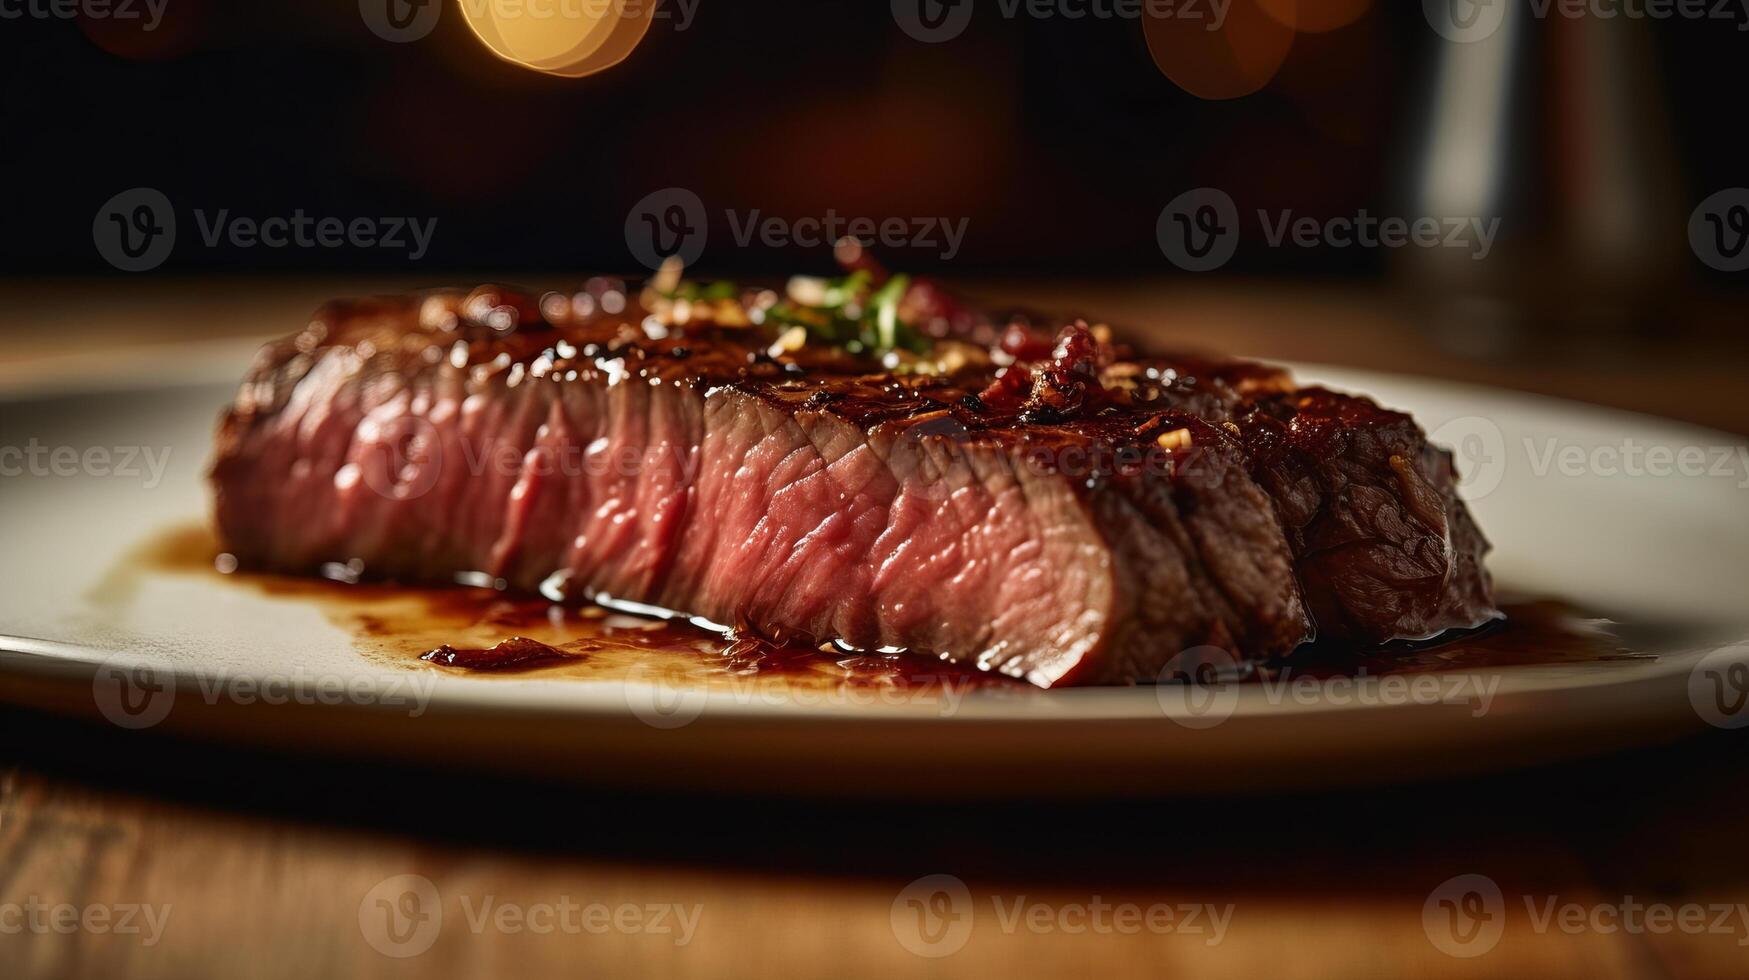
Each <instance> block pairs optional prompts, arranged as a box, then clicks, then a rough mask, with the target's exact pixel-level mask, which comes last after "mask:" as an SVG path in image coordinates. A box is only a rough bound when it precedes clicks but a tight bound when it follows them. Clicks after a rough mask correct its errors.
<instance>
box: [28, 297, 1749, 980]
mask: <svg viewBox="0 0 1749 980" xmlns="http://www.w3.org/2000/svg"><path fill="white" fill-rule="evenodd" d="M346 285H349V284H335V283H303V284H298V285H294V286H273V285H259V284H253V285H247V286H237V285H233V286H227V287H225V288H220V289H210V290H205V291H203V292H202V293H201V295H202V296H203V299H202V301H201V305H200V306H198V307H194V306H191V305H190V301H189V300H187V299H186V298H180V297H181V296H185V295H187V293H186V290H184V291H183V293H182V294H180V295H179V294H178V292H177V291H176V290H174V289H168V288H164V287H150V288H142V287H138V286H131V287H111V286H108V285H101V286H93V287H92V288H91V289H88V290H72V291H70V292H73V293H76V294H78V297H77V299H76V301H74V302H72V303H71V304H69V303H68V302H66V301H61V302H54V303H50V302H48V301H47V300H45V299H43V298H42V296H40V295H38V293H37V292H36V291H34V290H29V289H25V288H23V287H19V286H16V285H14V286H7V287H5V288H4V289H0V300H4V301H6V302H7V308H8V309H9V310H10V311H12V313H13V316H12V317H11V318H10V322H9V323H8V324H7V325H6V326H5V327H3V328H0V331H4V332H0V345H3V347H4V353H0V383H4V382H5V381H6V380H7V379H8V377H10V378H11V379H13V380H16V379H18V378H21V377H22V378H31V379H37V380H39V381H40V380H42V379H50V380H51V381H52V379H55V378H58V377H61V376H63V375H66V374H67V373H69V372H77V371H79V370H82V367H81V366H82V365H87V364H89V363H90V362H89V358H88V354H87V353H86V352H87V351H88V350H90V349H94V348H101V347H103V346H105V345H114V344H128V345H133V344H142V345H148V346H149V345H158V346H160V347H162V348H163V349H164V350H165V351H166V352H167V353H171V354H172V356H174V352H175V351H177V350H179V349H180V350H184V351H188V350H192V349H193V348H192V346H191V343H192V341H193V340H194V339H199V338H213V337H225V336H246V335H252V334H258V333H261V332H271V331H274V330H282V329H288V328H289V327H290V326H292V325H294V324H295V323H296V322H297V318H301V316H302V315H303V313H304V312H306V311H307V310H308V308H309V307H310V306H311V305H313V298H314V297H315V296H319V295H323V294H325V293H327V292H334V291H347V289H346V288H345V286H346ZM1055 288H1056V290H1057V291H1055V292H1053V291H1050V290H1042V291H1040V293H1039V295H1040V296H1041V297H1043V300H1044V301H1048V300H1049V299H1050V298H1051V297H1054V296H1061V295H1071V294H1074V289H1073V288H1071V287H1055ZM66 292H68V291H62V292H61V295H62V296H63V297H64V296H65V295H66ZM1099 292H1100V295H1101V298H1102V301H1103V305H1102V306H1101V309H1105V310H1110V312H1111V316H1112V318H1113V319H1117V320H1126V319H1127V320H1128V321H1131V322H1138V323H1146V324H1149V326H1150V328H1151V329H1155V330H1157V331H1158V332H1159V333H1161V334H1162V335H1168V336H1174V337H1179V338H1188V339H1193V340H1198V341H1200V342H1201V343H1202V344H1203V345H1204V346H1212V347H1224V348H1230V349H1238V350H1246V351H1249V352H1253V353H1258V354H1264V355H1273V356H1280V357H1292V358H1299V359H1306V360H1324V361H1332V362H1342V363H1353V364H1360V365H1363V366H1368V367H1384V368H1396V369H1405V368H1408V369H1419V370H1420V371H1421V373H1442V374H1448V375H1452V376H1457V377H1465V378H1487V379H1492V380H1494V381H1496V382H1497V383H1501V384H1507V385H1511V386H1514V387H1524V388H1530V389H1540V390H1548V391H1554V392H1558V393H1564V394H1582V393H1591V394H1593V395H1595V396H1596V398H1597V400H1601V401H1608V402H1612V403H1614V404H1618V405H1623V406H1625V407H1634V408H1641V409H1656V408H1662V409H1664V410H1665V411H1666V412H1667V413H1668V414H1675V415H1682V416H1686V417H1689V418H1693V419H1696V420H1698V421H1704V422H1708V423H1710V424H1713V425H1717V426H1720V427H1724V428H1730V429H1734V430H1737V431H1749V398H1744V397H1742V396H1743V395H1744V394H1745V393H1746V392H1745V385H1744V381H1743V379H1742V378H1741V374H1742V372H1741V369H1740V367H1737V366H1736V364H1734V363H1733V362H1732V361H1730V360H1727V359H1725V358H1724V357H1723V356H1721V355H1719V354H1718V353H1717V351H1716V349H1715V348H1713V347H1712V346H1710V345H1712V344H1714V341H1713V340H1711V339H1709V338H1707V337H1704V336H1703V337H1700V338H1698V339H1697V338H1684V337H1674V338H1660V339H1658V340H1657V341H1656V342H1653V341H1646V342H1644V343H1645V345H1646V346H1647V347H1648V348H1650V347H1653V346H1656V347H1657V349H1658V354H1657V360H1656V362H1655V363H1656V365H1657V368H1656V370H1652V369H1648V367H1647V364H1648V363H1650V362H1648V360H1647V358H1648V357H1651V356H1652V355H1650V354H1647V353H1646V352H1644V351H1642V352H1640V353H1635V352H1634V350H1633V348H1632V346H1631V345H1628V348H1629V349H1628V350H1627V351H1626V352H1625V353H1624V352H1623V351H1622V350H1621V349H1620V347H1619V345H1618V347H1617V349H1615V350H1614V352H1613V353H1605V354H1599V355H1597V356H1595V357H1589V358H1574V359H1572V360H1570V361H1563V362H1561V363H1562V365H1563V366H1561V367H1558V368H1555V367H1542V368H1538V367H1535V366H1533V365H1530V364H1526V363H1517V362H1514V363H1507V364H1487V363H1481V362H1465V361H1459V360H1456V359H1453V358H1450V357H1448V356H1444V355H1441V354H1439V353H1438V352H1437V350H1436V349H1435V348H1434V347H1433V346H1432V345H1431V343H1430V342H1429V341H1428V340H1427V339H1426V338H1424V337H1421V336H1419V335H1416V334H1414V333H1413V332H1412V331H1408V330H1406V329H1404V327H1403V325H1402V322H1401V319H1400V317H1399V316H1398V315H1397V314H1394V313H1392V311H1391V308H1390V306H1389V304H1384V303H1381V302H1379V301H1377V299H1376V298H1374V297H1369V296H1367V295H1365V294H1347V293H1342V292H1331V291H1327V290H1310V289H1303V290H1301V291H1298V292H1296V291H1294V290H1293V289H1291V288H1282V289H1277V290H1271V291H1268V292H1267V293H1266V294H1263V293H1259V292H1258V291H1253V290H1239V291H1231V292H1222V291H1218V290H1207V291H1203V292H1190V293H1185V292H1178V293H1174V294H1172V295H1171V296H1170V302H1163V301H1162V299H1161V294H1160V293H1159V291H1158V290H1157V289H1154V288H1152V287H1146V286H1135V287H1111V286H1106V287H1100V289H1099ZM123 299H125V300H126V302H125V303H124V302H122V300H123ZM1162 308H1169V309H1171V310H1172V316H1171V317H1170V318H1167V319H1165V320H1162V319H1161V318H1160V317H1159V315H1158V312H1157V311H1158V310H1159V309H1162ZM1151 318H1152V319H1151ZM1283 323H1292V324H1295V325H1296V326H1295V327H1294V328H1293V329H1288V328H1285V327H1283V326H1281V324H1283ZM1308 324H1310V325H1312V326H1310V327H1308V326H1307V325H1308ZM1709 350H1711V351H1713V353H1711V354H1709ZM189 356H192V355H189ZM1633 379H1637V383H1630V381H1632V380H1633ZM1714 382H1716V385H1715V386H1714V387H1711V388H1708V389H1707V391H1708V392H1709V393H1708V394H1707V396H1706V397H1704V398H1701V399H1698V400H1697V399H1694V398H1682V397H1680V396H1681V394H1682V392H1683V390H1684V388H1685V386H1686V387H1687V390H1688V391H1690V392H1693V391H1695V390H1698V389H1697V388H1696V387H1694V386H1697V385H1701V384H1711V383H1714ZM45 383H46V382H45ZM1660 399H1662V400H1660ZM1379 737H1380V738H1381V739H1388V738H1389V737H1390V733H1389V732H1388V731H1381V732H1380V733H1379ZM1745 738H1746V736H1745V735H1743V734H1741V733H1737V732H1725V731H1709V732H1707V733H1705V734H1703V735H1698V736H1695V737H1691V738H1688V739H1685V740H1683V741H1679V742H1676V743H1674V744H1669V745H1658V746H1650V747H1645V748H1642V749H1636V750H1633V751H1630V752H1625V753H1616V754H1613V755H1609V756H1605V757H1600V758H1594V759H1589V760H1582V761H1578V762H1572V763H1566V764H1562V765H1557V766H1548V767H1542V768H1538V769H1534V770H1523V771H1508V772H1506V773H1504V774H1500V775H1495V776H1490V777H1486V778H1471V779H1464V780H1458V781H1453V780H1445V781H1439V780H1433V781H1429V782H1427V783H1424V784H1420V785H1413V786H1385V787H1377V788H1370V789H1359V790H1354V789H1351V790H1345V791H1341V792H1325V793H1313V794H1297V795H1292V796H1272V795H1249V796H1238V797H1231V798H1223V799H1158V800H1131V801H1107V802H1098V803H1079V804H1065V803H1048V802H1041V801H1038V800H1024V799H1022V800H1008V801H1000V802H990V803H980V804H954V805H920V804H907V803H884V802H868V801H859V802H851V801H800V800H776V799H735V798H721V797H717V798H701V797H696V796H688V795H685V794H684V793H679V792H677V794H676V795H673V796H660V797H658V796H651V795H648V794H645V793H631V792H614V791H608V790H588V789H583V788H577V787H567V786H563V785H551V784H546V783H541V782H538V781H531V780H527V779H511V778H495V777H492V776H489V775H482V774H477V773H468V772H462V771H456V770H454V769H449V768H446V767H445V766H444V759H443V747H442V746H441V745H433V746H431V747H430V748H431V754H430V763H429V765H428V766H425V767H422V768H418V769H410V768H383V767H381V766H380V765H373V764H367V763H361V762H357V761H352V760H347V759H335V758H314V757H302V756H286V755H278V754H269V753H264V752H256V751H247V750H242V749H236V748H230V747H226V746H222V745H217V744H209V743H203V742H194V741H180V740H177V739H175V738H174V737H172V736H169V735H164V734H158V733H155V732H147V733H137V732H125V731H122V730H119V729H114V728H108V727H102V726H95V725H90V724H86V723H82V722H75V721H68V720H63V719H59V718H54V717H50V716H48V715H44V714H38V713H35V712H32V711H27V710H0V977H7V978H11V977H18V978H37V977H41V978H63V977H95V978H110V977H124V976H126V977H163V978H176V980H188V978H205V977H212V978H220V977H223V978H227V980H229V978H234V977H238V976H262V977H280V976H285V977H293V976H299V977H302V976H324V977H339V976H372V977H403V976H454V977H498V976H502V977H524V976H544V975H549V974H550V975H562V976H568V977H615V978H617V977H693V976H731V977H759V978H770V977H787V976H832V977H864V976H866V977H891V976H898V975H911V974H917V975H929V976H944V977H945V976H956V977H958V976H998V977H1031V976H1050V977H1056V976H1067V975H1077V976H1129V975H1140V976H1149V977H1178V976H1211V977H1233V978H1247V980H1249V978H1254V977H1262V976H1268V977H1341V978H1359V977H1403V976H1429V977H1448V976H1451V977H1456V976H1496V977H1538V978H1553V977H1588V978H1592V977H1602V978H1613V977H1741V976H1745V975H1749V848H1746V847H1745V846H1744V844H1743V838H1744V834H1743V831H1744V829H1745V823H1746V819H1749V818H1746V817H1745V814H1749V765H1746V764H1745V763H1744V762H1743V761H1742V760H1743V759H1744V758H1745V756H1744V753H1745V750H1746V749H1749V741H1746V740H1745ZM577 751H579V752H587V751H588V746H578V747H577ZM1440 766H1441V760H1437V759H1435V760H1429V772H1430V773H1432V772H1437V771H1438V770H1439V768H1440ZM942 876H947V877H942ZM1458 876H1482V879H1478V878H1473V877H1471V878H1461V879H1459V881H1458V882H1457V883H1456V884H1449V883H1450V882H1451V881H1452V879H1454V878H1457V877H1458ZM1483 879H1485V881H1486V887H1481V886H1476V883H1477V882H1479V881H1482V880H1483ZM1473 886H1475V887H1480V890H1478V891H1474V893H1473V894H1471V895H1466V894H1464V893H1466V892H1471V891H1472V890H1473ZM1490 888H1493V889H1498V892H1497V894H1495V893H1492V892H1490V891H1489V889H1490ZM1624 906H1625V908H1624ZM1648 910H1649V911H1648ZM1495 937H1497V938H1495ZM1452 952H1456V953H1459V954H1478V955H1468V956H1465V955H1452Z"/></svg>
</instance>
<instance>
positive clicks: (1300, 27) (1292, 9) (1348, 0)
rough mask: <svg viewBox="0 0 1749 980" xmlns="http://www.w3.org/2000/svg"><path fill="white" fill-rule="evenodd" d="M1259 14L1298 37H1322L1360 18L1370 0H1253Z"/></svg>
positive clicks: (1367, 7)
mask: <svg viewBox="0 0 1749 980" xmlns="http://www.w3.org/2000/svg"><path fill="white" fill-rule="evenodd" d="M1257 2H1258V6H1260V7H1262V8H1263V12H1264V13H1266V14H1268V15H1269V16H1270V17H1272V18H1274V19H1275V20H1276V22H1277V23H1279V24H1281V25H1283V26H1285V27H1291V28H1293V29H1294V30H1296V31H1299V32H1300V33H1301V34H1322V33H1324V32H1325V31H1333V30H1336V29H1337V28H1339V27H1347V26H1348V25H1349V24H1352V23H1354V22H1355V21H1357V20H1359V19H1360V18H1361V15H1362V14H1365V13H1366V12H1367V11H1368V10H1370V9H1371V8H1372V0H1257Z"/></svg>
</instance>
